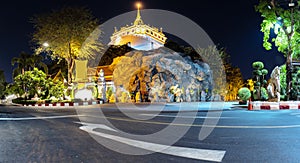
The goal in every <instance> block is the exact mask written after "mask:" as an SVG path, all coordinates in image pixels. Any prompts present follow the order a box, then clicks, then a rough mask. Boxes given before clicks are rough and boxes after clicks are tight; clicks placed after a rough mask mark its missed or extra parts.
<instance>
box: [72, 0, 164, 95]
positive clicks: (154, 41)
mask: <svg viewBox="0 0 300 163" xmlns="http://www.w3.org/2000/svg"><path fill="white" fill-rule="evenodd" d="M136 6H137V15H136V19H135V21H134V22H133V23H132V25H131V26H128V25H126V26H124V27H121V28H120V30H118V29H117V27H115V30H114V33H113V34H112V36H111V37H110V39H111V41H110V42H109V44H108V45H126V44H127V46H129V47H131V48H133V49H135V50H144V51H148V50H153V49H157V48H160V47H162V46H164V44H165V42H166V40H167V37H166V36H165V35H164V33H163V32H162V28H160V29H158V28H156V27H151V26H150V25H146V24H145V23H144V22H143V20H142V17H141V11H140V8H141V4H140V3H137V5H136ZM75 71H76V75H75V82H77V83H78V87H77V88H78V89H82V88H84V87H86V82H93V78H95V77H97V79H98V83H99V82H102V83H105V87H102V88H101V89H102V90H99V91H98V92H105V90H106V89H107V88H110V87H111V88H112V89H113V90H114V83H113V80H112V77H113V72H112V71H111V70H110V69H109V68H108V65H107V66H98V67H88V65H87V61H79V60H78V61H76V68H75ZM95 74H97V75H96V76H95ZM101 75H102V77H101ZM100 78H102V79H100ZM100 80H101V81H100ZM98 89H100V87H98ZM103 89H104V90H103Z"/></svg>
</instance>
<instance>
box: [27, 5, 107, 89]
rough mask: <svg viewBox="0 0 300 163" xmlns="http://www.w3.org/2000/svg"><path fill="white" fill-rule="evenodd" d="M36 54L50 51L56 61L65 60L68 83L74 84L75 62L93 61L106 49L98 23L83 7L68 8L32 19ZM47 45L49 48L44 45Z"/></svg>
mask: <svg viewBox="0 0 300 163" xmlns="http://www.w3.org/2000/svg"><path fill="white" fill-rule="evenodd" d="M31 22H32V23H33V25H34V30H35V32H34V33H33V38H32V40H33V42H35V43H36V44H37V46H38V47H39V48H37V50H36V53H41V52H43V51H45V52H47V53H48V54H49V55H50V56H51V57H52V58H53V59H65V60H66V62H67V65H68V84H71V83H72V76H73V69H74V64H75V59H89V58H92V57H93V56H94V54H95V53H97V52H99V51H100V50H102V47H103V46H102V44H101V43H100V41H99V37H100V34H101V33H102V32H101V30H100V29H99V28H97V27H98V20H97V19H95V18H94V17H93V16H92V14H91V12H90V11H89V10H88V9H86V8H83V7H80V8H77V7H66V8H62V9H61V10H58V11H53V12H51V13H48V14H42V15H37V16H34V17H33V18H32V19H31ZM45 43H47V45H48V46H44V47H43V46H42V45H45Z"/></svg>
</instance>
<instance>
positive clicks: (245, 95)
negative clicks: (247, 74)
mask: <svg viewBox="0 0 300 163" xmlns="http://www.w3.org/2000/svg"><path fill="white" fill-rule="evenodd" d="M238 96H239V98H240V99H241V100H243V101H247V100H249V98H250V97H251V92H250V90H249V89H248V88H246V87H243V88H241V89H239V91H238Z"/></svg>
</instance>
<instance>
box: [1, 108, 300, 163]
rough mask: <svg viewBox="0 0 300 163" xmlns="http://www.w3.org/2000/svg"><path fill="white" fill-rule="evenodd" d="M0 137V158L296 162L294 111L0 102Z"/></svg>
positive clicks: (297, 113) (299, 113)
mask: <svg viewBox="0 0 300 163" xmlns="http://www.w3.org/2000/svg"><path fill="white" fill-rule="evenodd" d="M139 107H141V108H143V107H147V106H139ZM171 107H174V106H171ZM177 139H178V141H177ZM0 140H1V141H0V162H114V163H115V162H128V163H129V162H130V163H133V162H149V163H150V162H151V163H152V162H272V163H274V162H300V155H299V153H300V110H280V111H247V110H246V109H244V108H239V107H236V108H233V109H231V110H224V111H220V110H219V111H209V112H207V111H198V112H192V111H188V112H180V113H177V112H174V111H169V112H162V113H158V112H151V111H142V110H128V111H127V112H122V111H120V110H118V109H117V107H116V106H113V105H101V108H100V107H99V106H97V107H77V108H59V109H50V108H49V109H46V108H41V109H37V108H22V107H19V106H1V107H0Z"/></svg>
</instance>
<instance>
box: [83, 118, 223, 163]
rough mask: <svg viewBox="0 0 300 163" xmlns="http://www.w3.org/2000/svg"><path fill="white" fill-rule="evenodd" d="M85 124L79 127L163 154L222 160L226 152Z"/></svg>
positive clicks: (215, 160)
mask: <svg viewBox="0 0 300 163" xmlns="http://www.w3.org/2000/svg"><path fill="white" fill-rule="evenodd" d="M83 124H84V126H81V127H79V128H80V129H81V130H83V131H86V132H88V133H91V134H94V135H98V136H101V137H104V138H107V139H111V140H114V141H117V142H120V143H124V144H127V145H130V146H133V147H137V148H142V149H145V150H150V151H154V152H159V153H163V154H168V155H173V156H179V157H185V158H191V159H197V160H206V161H214V162H221V161H222V159H223V157H224V155H225V153H226V151H221V150H208V149H196V148H186V147H176V146H168V145H162V144H155V143H150V142H144V141H139V140H133V139H129V138H124V137H120V136H115V135H110V134H105V133H101V132H96V131H94V129H96V128H98V124H88V123H83ZM99 128H103V125H99ZM161 149H162V150H161Z"/></svg>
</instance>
